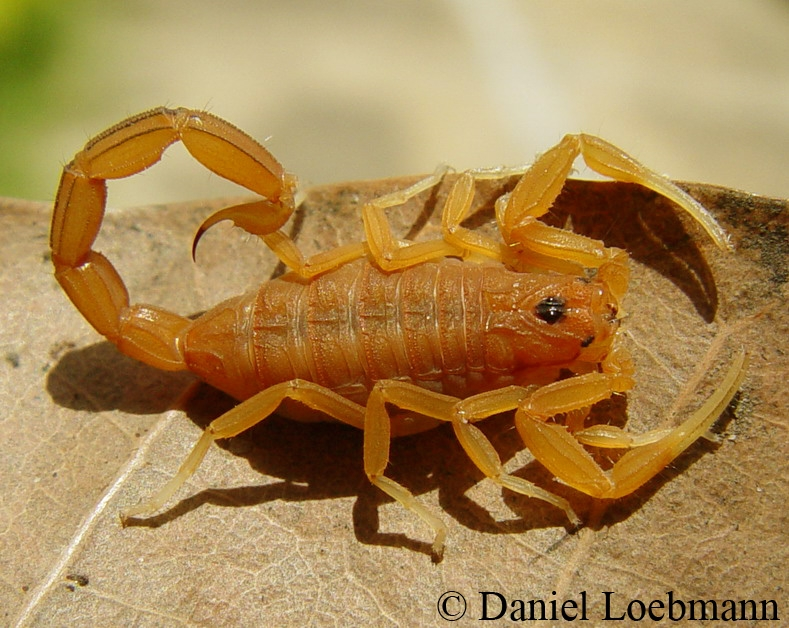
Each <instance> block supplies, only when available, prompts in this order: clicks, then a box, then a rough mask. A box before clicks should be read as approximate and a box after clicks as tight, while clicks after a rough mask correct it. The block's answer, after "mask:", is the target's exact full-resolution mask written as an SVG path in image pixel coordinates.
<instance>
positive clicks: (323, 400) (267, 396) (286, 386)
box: [120, 379, 364, 522]
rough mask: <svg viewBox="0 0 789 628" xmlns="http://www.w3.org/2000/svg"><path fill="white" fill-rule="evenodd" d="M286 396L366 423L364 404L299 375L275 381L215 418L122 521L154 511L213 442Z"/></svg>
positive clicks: (259, 418)
mask: <svg viewBox="0 0 789 628" xmlns="http://www.w3.org/2000/svg"><path fill="white" fill-rule="evenodd" d="M284 399H294V400H296V401H300V402H302V403H303V404H305V405H306V406H308V407H310V408H312V409H314V410H318V411H320V412H324V413H326V414H328V415H329V416H331V417H333V418H335V419H337V420H338V421H342V422H343V423H347V424H349V425H352V426H354V427H357V428H359V429H361V428H362V427H364V408H363V407H362V406H360V405H358V404H356V403H353V402H352V401H348V400H347V399H345V398H344V397H341V396H340V395H338V394H337V393H334V392H332V391H331V390H329V389H327V388H324V387H323V386H319V385H318V384H314V383H312V382H307V381H304V380H298V379H297V380H292V381H289V382H284V383H281V384H275V385H274V386H271V387H269V388H267V389H266V390H264V391H262V392H259V393H258V394H256V395H255V396H253V397H250V398H249V399H247V400H246V401H243V402H242V403H240V404H238V405H237V406H236V407H234V408H233V409H232V410H229V411H228V412H226V413H225V414H223V415H222V416H220V417H219V418H218V419H215V420H214V421H212V422H211V424H210V425H209V426H208V427H207V428H206V429H205V431H204V432H203V435H202V436H201V437H200V439H199V440H198V441H197V443H196V444H195V446H194V448H193V449H192V451H191V452H190V453H189V455H188V456H187V457H186V460H184V462H183V463H182V464H181V467H180V468H179V469H178V472H177V473H176V474H175V476H173V478H172V479H171V480H170V481H169V482H168V483H167V484H165V485H164V486H163V487H162V488H161V489H160V490H159V492H158V493H156V494H155V495H154V496H153V497H151V498H150V499H149V500H148V501H146V502H143V503H142V504H139V505H137V506H134V507H132V508H129V509H127V510H124V511H123V512H122V513H121V515H120V516H121V521H123V522H125V521H126V520H128V519H129V518H131V517H138V516H140V515H151V514H153V513H154V512H156V511H157V510H159V509H160V508H161V507H162V506H164V504H166V503H167V501H168V500H169V499H170V498H171V497H172V496H173V495H174V494H175V493H176V492H177V491H178V489H179V488H181V486H182V485H183V484H184V482H186V480H188V479H189V478H190V477H191V476H192V474H194V472H195V471H196V470H197V468H198V467H199V466H200V463H201V462H202V460H203V458H204V457H205V454H206V452H207V451H208V448H209V447H210V446H211V443H213V442H214V441H215V440H218V439H221V438H230V437H232V436H236V435H238V434H240V433H241V432H244V431H246V430H248V429H249V428H251V427H253V426H254V425H257V424H258V423H260V422H261V421H263V420H264V419H266V418H267V417H269V416H270V415H271V414H272V413H273V412H274V411H275V410H276V409H277V407H278V406H279V404H280V403H281V402H282V401H283V400H284Z"/></svg>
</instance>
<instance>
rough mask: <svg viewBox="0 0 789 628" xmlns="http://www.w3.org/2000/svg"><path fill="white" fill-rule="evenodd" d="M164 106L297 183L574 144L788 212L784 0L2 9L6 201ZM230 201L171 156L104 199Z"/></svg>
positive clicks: (6, 0)
mask: <svg viewBox="0 0 789 628" xmlns="http://www.w3.org/2000/svg"><path fill="white" fill-rule="evenodd" d="M162 104H165V105H171V106H179V105H184V106H189V107H195V108H207V109H209V110H211V111H213V112H214V113H216V114H218V115H220V116H222V117H224V118H226V119H228V120H230V121H232V122H233V123H234V124H236V125H237V126H239V127H241V128H242V129H244V130H246V131H248V132H249V133H250V134H251V135H253V136H254V137H256V138H258V139H259V140H264V141H265V143H266V145H267V147H268V148H269V149H270V150H271V151H272V152H273V153H274V154H275V155H276V156H277V157H278V158H279V159H280V160H281V161H282V163H283V164H284V165H285V166H286V168H287V169H289V170H290V171H292V172H294V173H296V174H297V175H298V176H299V178H300V180H301V182H302V185H303V186H307V185H312V184H321V183H329V182H336V181H344V180H357V179H368V178H379V177H388V176H395V175H405V174H416V173H424V172H429V171H432V170H433V169H434V167H435V166H436V165H437V164H439V163H449V164H451V165H453V166H455V167H457V168H458V169H464V168H469V167H476V166H494V165H505V164H506V165H513V164H520V163H526V162H529V161H531V160H532V159H533V158H534V156H535V155H536V154H537V153H538V152H540V151H542V150H544V149H546V148H547V147H549V146H550V145H552V144H553V143H555V142H556V141H558V139H559V138H560V137H561V136H562V134H564V133H566V132H575V131H579V130H583V131H586V132H590V133H594V134H598V135H601V136H602V137H605V138H606V139H608V140H610V141H612V142H614V143H615V144H617V145H619V146H621V147H622V148H624V149H625V150H627V151H628V152H630V153H631V154H633V155H634V156H636V157H638V158H639V159H641V160H642V161H644V162H645V163H647V164H648V165H650V166H652V167H654V168H655V169H656V170H658V171H661V172H665V173H667V174H669V175H670V176H673V177H675V178H679V179H684V180H693V181H701V182H706V183H717V184H720V185H725V186H729V187H734V188H740V189H745V190H748V191H750V192H755V193H760V194H765V195H772V196H780V197H789V3H788V2H786V0H750V1H749V2H741V1H739V0H719V1H718V2H715V3H710V2H707V1H705V0H663V1H662V2H659V3H658V2H653V3H645V2H638V3H634V2H631V1H630V0H602V1H600V2H584V1H579V0H555V1H551V2H548V1H545V2H522V1H521V2H519V1H517V0H487V1H485V2H482V1H474V0H388V1H387V0H383V1H376V2H372V1H370V2H362V1H358V0H353V1H352V0H330V1H327V0H292V1H289V2H273V1H259V2H254V1H250V0H224V1H223V2H222V3H221V4H220V3H218V2H216V0H169V1H166V2H162V1H160V0H136V1H135V0H124V1H123V2H120V1H119V0H116V1H112V0H103V1H99V0H71V1H70V2H62V1H60V0H2V2H0V196H14V197H21V198H27V199H32V200H50V199H52V197H53V195H54V192H55V187H56V185H57V180H58V177H59V173H60V168H61V167H62V166H63V164H64V163H66V162H68V161H69V160H70V159H71V158H72V156H73V154H74V153H75V152H76V151H77V150H78V149H79V148H80V147H81V146H82V145H83V144H84V143H85V141H86V140H87V139H88V138H89V137H90V136H92V135H94V134H96V133H97V132H99V131H101V130H103V129H104V128H106V127H107V126H109V125H111V124H113V123H115V122H117V121H119V120H121V119H122V118H123V117H125V116H127V115H130V114H133V113H137V112H139V111H142V110H145V109H148V108H151V107H154V106H157V105H162ZM581 174H584V173H583V172H581ZM237 192H238V190H237V189H236V188H234V187H232V186H230V185H229V184H228V185H225V184H223V183H222V182H221V181H219V179H218V177H215V176H212V175H210V174H209V173H207V172H205V171H204V170H202V169H201V168H199V167H197V166H196V165H194V164H193V163H191V161H190V159H189V158H188V157H187V156H186V155H185V152H184V151H183V150H179V151H175V150H171V153H168V157H167V158H166V159H165V166H164V167H162V166H160V167H159V168H154V169H153V170H151V171H149V172H148V173H146V174H145V175H143V176H142V177H137V178H135V179H134V180H132V181H125V182H121V183H118V184H116V185H114V186H113V187H112V188H111V191H110V194H111V197H110V203H111V205H113V206H116V207H117V206H125V205H138V204H147V203H156V202H167V201H175V200H187V199H193V198H203V197H213V196H220V195H224V194H236V193H237Z"/></svg>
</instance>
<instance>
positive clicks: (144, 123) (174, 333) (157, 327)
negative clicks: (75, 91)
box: [50, 108, 296, 370]
mask: <svg viewBox="0 0 789 628" xmlns="http://www.w3.org/2000/svg"><path fill="white" fill-rule="evenodd" d="M176 141H181V142H183V144H184V146H186V148H187V150H188V151H189V152H190V153H191V154H192V156H193V157H194V158H195V159H197V161H199V162H200V163H201V164H203V165H204V166H205V167H206V168H208V169H209V170H211V171H212V172H214V173H215V174H217V175H219V176H221V177H223V178H225V179H228V180H230V181H233V182H234V183H237V184H239V185H241V186H244V187H246V188H248V189H250V190H252V191H253V192H256V193H257V194H260V195H261V196H263V197H264V200H260V201H254V202H251V203H245V204H242V205H237V206H235V207H232V208H226V209H223V210H220V211H219V212H217V214H215V215H214V216H212V217H209V218H208V220H207V221H206V223H204V226H203V227H201V231H199V232H198V236H199V235H200V234H201V233H202V231H205V229H206V228H207V227H208V226H211V225H212V224H214V223H216V222H218V221H219V220H224V219H233V220H234V221H235V220H236V219H237V220H238V221H240V222H241V223H242V224H241V225H240V226H242V227H244V228H249V229H251V230H252V232H253V233H258V234H268V233H272V232H274V231H276V230H277V229H279V227H281V226H282V225H283V224H284V223H285V222H286V221H287V220H288V218H289V217H290V215H291V213H293V209H294V201H293V192H294V189H295V186H296V180H295V177H293V176H292V175H291V174H289V173H287V172H286V171H285V170H284V169H283V168H282V166H281V165H280V163H279V162H278V161H277V160H276V159H275V158H274V157H273V156H272V155H271V153H269V152H268V151H267V150H266V149H265V148H263V146H261V145H260V144H259V143H257V142H256V141H255V140H253V139H252V138H251V137H249V136H248V135H246V134H245V133H244V132H242V131H240V130H239V129H237V128H236V127H234V126H233V125H231V124H229V123H228V122H225V121H224V120H222V119H220V118H218V117H216V116H214V115H212V114H209V113H205V112H202V111H193V110H190V109H183V108H179V109H166V108H159V109H153V110H151V111H147V112H145V113H141V114H139V115H136V116H132V117H130V118H127V119H126V120H124V121H123V122H121V123H119V124H117V125H115V126H113V127H112V128H110V129H108V130H107V131H105V132H103V133H101V134H99V135H97V136H96V137H95V138H93V139H92V140H90V141H89V142H88V143H87V144H86V145H85V148H83V149H82V151H80V152H79V153H77V155H76V156H75V157H74V159H73V161H72V162H71V163H69V164H68V165H66V167H65V168H64V169H63V175H62V177H61V179H60V186H59V188H58V192H57V197H56V199H55V208H54V213H53V216H52V228H51V231H50V247H51V249H52V262H53V264H54V265H55V277H56V278H57V280H58V282H59V283H60V285H61V286H62V287H63V289H64V290H65V292H66V294H67V295H68V296H69V298H70V299H71V300H72V302H73V303H74V305H76V307H77V309H78V310H79V311H80V312H81V313H82V315H83V316H84V317H85V318H86V319H87V320H88V322H89V323H90V324H91V325H93V327H94V328H95V329H96V330H97V331H98V332H99V333H100V334H102V335H103V336H105V337H106V338H107V339H108V340H110V341H111V342H113V343H115V344H116V345H117V346H118V347H119V349H120V350H121V351H122V352H123V353H125V354H127V355H129V356H131V357H134V358H136V359H138V360H140V361H142V362H145V363H146V364H150V365H152V366H155V367H157V368H160V369H166V370H182V369H185V368H186V365H185V363H184V356H183V347H182V341H181V338H182V335H183V332H184V331H185V329H186V328H187V327H188V326H189V325H190V324H191V321H189V319H187V318H185V317H183V316H180V315H178V314H174V313H172V312H169V311H167V310H164V309H162V308H158V307H155V306H151V305H143V304H134V305H132V304H130V302H129V293H128V291H127V289H126V286H125V284H124V283H123V280H122V279H121V277H120V275H119V274H118V272H117V271H116V270H115V267H114V266H113V265H112V264H111V263H110V261H109V260H108V259H107V258H106V257H104V256H103V255H102V254H101V253H99V252H97V251H94V250H93V249H92V246H93V243H94V241H95V239H96V235H97V234H98V232H99V228H100V226H101V222H102V219H103V217H104V210H105V207H106V200H107V179H122V178H124V177H128V176H131V175H133V174H137V173H139V172H142V171H143V170H145V169H146V168H149V167H150V166H152V165H153V164H155V163H156V162H157V161H159V160H160V159H161V157H162V154H163V153H164V151H165V150H166V149H167V147H168V146H170V145H171V144H173V143H175V142H176ZM206 224H207V226H206Z"/></svg>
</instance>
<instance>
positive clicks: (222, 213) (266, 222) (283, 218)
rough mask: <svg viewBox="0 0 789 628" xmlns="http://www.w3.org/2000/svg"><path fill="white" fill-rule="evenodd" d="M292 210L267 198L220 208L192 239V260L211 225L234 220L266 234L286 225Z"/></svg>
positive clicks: (238, 224) (244, 226)
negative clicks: (198, 244)
mask: <svg viewBox="0 0 789 628" xmlns="http://www.w3.org/2000/svg"><path fill="white" fill-rule="evenodd" d="M291 212H292V209H291V208H289V207H286V206H283V205H282V204H280V203H272V202H271V201H268V200H265V199H262V200H259V201H253V202H251V203H241V204H240V205H232V206H231V207H225V208H223V209H220V210H219V211H216V212H214V213H213V214H211V215H210V216H209V217H208V218H206V219H205V220H204V221H203V223H202V224H201V225H200V226H199V227H198V229H197V232H196V233H195V237H194V240H193V241H192V260H193V261H194V259H195V253H196V251H197V243H198V242H200V238H202V237H203V235H204V234H205V232H206V231H208V230H209V229H210V228H211V227H213V226H214V225H215V224H217V223H219V222H222V221H223V220H232V221H233V224H234V225H235V226H236V227H241V228H242V229H243V230H244V231H246V232H247V233H251V234H252V235H257V236H264V235H268V234H270V233H274V232H275V231H276V230H277V229H279V228H280V227H281V226H282V225H284V224H285V223H286V222H287V220H288V218H289V217H290V214H291Z"/></svg>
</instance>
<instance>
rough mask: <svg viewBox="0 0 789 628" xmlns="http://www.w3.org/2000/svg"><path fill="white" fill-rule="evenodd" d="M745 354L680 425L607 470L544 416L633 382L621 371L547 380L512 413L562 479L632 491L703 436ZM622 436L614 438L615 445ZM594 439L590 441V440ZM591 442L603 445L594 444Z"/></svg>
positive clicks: (595, 492) (738, 378)
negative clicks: (551, 381)
mask: <svg viewBox="0 0 789 628" xmlns="http://www.w3.org/2000/svg"><path fill="white" fill-rule="evenodd" d="M746 361H747V360H746V356H745V354H744V353H740V354H739V355H738V356H737V357H736V358H735V360H734V361H733V363H732V365H731V366H730V367H729V370H728V372H727V373H726V375H725V377H724V378H723V382H722V383H721V385H720V386H719V387H718V389H717V390H716V391H715V393H713V394H712V395H711V396H710V397H709V398H708V399H707V401H706V402H705V403H704V404H703V405H702V406H701V407H700V408H699V409H698V410H696V411H695V412H694V413H693V414H691V416H690V417H688V418H687V419H686V420H685V421H684V422H683V423H682V424H680V425H679V426H678V427H676V428H674V429H672V430H669V431H657V432H655V433H653V434H651V435H650V434H647V435H646V438H645V442H646V444H643V443H640V442H637V441H635V442H634V443H632V444H633V445H636V447H635V448H634V449H631V450H630V451H628V452H627V453H625V454H624V455H623V456H622V457H621V458H620V459H619V460H617V462H616V463H615V464H614V466H613V467H612V468H611V470H610V471H609V472H608V473H606V472H605V471H603V470H602V469H601V468H600V466H599V465H598V464H597V463H596V462H595V461H594V459H593V458H592V457H591V456H590V455H589V453H588V452H587V451H586V450H585V449H584V448H583V447H582V446H581V444H580V443H579V442H578V440H576V438H575V437H574V436H573V435H572V434H570V433H569V432H568V431H567V429H566V428H565V427H564V426H562V425H558V424H555V423H548V422H547V419H549V418H550V417H552V416H554V415H556V414H559V413H562V412H569V411H572V410H575V409H578V408H582V407H586V406H589V405H591V404H592V403H595V402H597V401H600V400H602V399H606V398H607V397H610V396H611V395H612V394H613V393H615V392H622V391H623V390H626V389H627V388H630V387H631V386H632V380H630V378H629V376H626V375H622V374H619V373H587V374H585V375H579V376H577V377H573V378H570V379H566V380H562V381H559V382H555V383H553V384H549V385H548V386H545V387H543V388H541V389H539V390H537V391H536V392H534V393H533V394H532V395H531V396H530V397H529V398H527V399H526V400H525V401H524V402H523V403H522V404H521V405H520V407H519V408H518V410H517V411H516V413H515V425H516V427H517V429H518V432H519V433H520V435H521V437H522V438H523V441H524V442H525V443H526V446H527V447H528V448H529V450H530V451H531V452H532V453H533V454H534V456H535V458H537V460H539V461H540V462H541V463H542V464H543V465H545V466H546V467H547V468H548V469H549V470H550V471H551V472H552V473H553V474H554V475H556V477H558V478H559V479H560V480H561V481H562V482H564V483H566V484H569V485H570V486H572V487H574V488H576V489H577V490H579V491H582V492H584V493H586V494H588V495H591V496H593V497H598V498H607V499H615V498H618V497H622V496H623V495H627V494H629V493H632V492H633V491H634V490H636V489H637V488H639V487H640V486H641V485H643V484H644V483H645V482H647V481H649V480H650V479H652V478H653V477H654V476H655V475H657V474H658V473H659V472H660V471H662V470H663V469H665V468H666V467H667V466H668V465H669V464H670V463H671V462H672V461H673V460H674V459H675V458H676V457H677V456H678V455H679V454H681V453H682V452H683V451H684V450H685V449H687V448H688V447H689V446H690V445H691V444H692V443H694V442H695V441H696V440H697V439H698V438H700V437H701V436H703V435H704V434H705V433H706V432H707V430H708V429H709V428H710V426H711V425H712V424H713V423H714V422H715V421H716V420H717V419H718V417H719V416H720V415H721V413H722V412H723V411H724V410H725V408H726V406H727V405H728V404H729V402H730V401H731V400H732V398H733V397H734V395H735V393H736V392H737V390H738V388H739V387H740V384H741V383H742V380H743V378H744V376H745V368H746ZM619 438H621V435H620V436H615V437H614V446H619V445H621V444H622V443H621V441H620V442H619V443H618V444H617V440H618V439H619ZM592 440H594V439H592ZM595 444H601V443H600V442H596V443H595Z"/></svg>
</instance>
